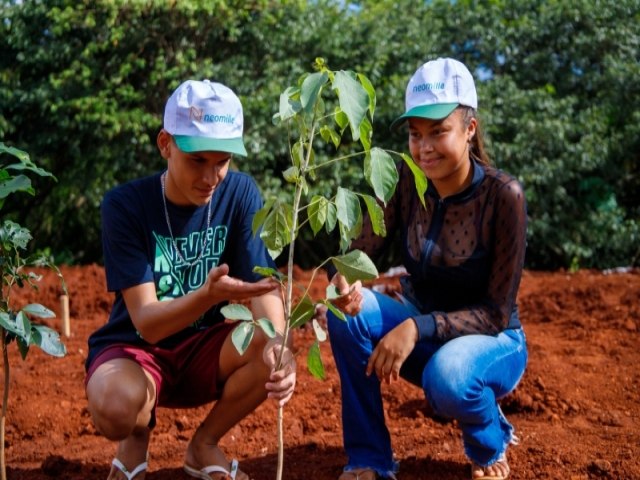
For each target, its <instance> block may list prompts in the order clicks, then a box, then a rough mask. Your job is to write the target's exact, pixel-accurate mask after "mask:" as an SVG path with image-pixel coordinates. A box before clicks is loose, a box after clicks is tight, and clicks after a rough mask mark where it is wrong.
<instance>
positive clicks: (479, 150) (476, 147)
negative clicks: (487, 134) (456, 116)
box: [458, 106, 491, 165]
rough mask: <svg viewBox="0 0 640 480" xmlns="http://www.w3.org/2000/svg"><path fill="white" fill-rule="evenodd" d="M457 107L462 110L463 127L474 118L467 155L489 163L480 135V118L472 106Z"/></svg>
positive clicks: (481, 162)
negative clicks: (475, 124) (474, 130)
mask: <svg viewBox="0 0 640 480" xmlns="http://www.w3.org/2000/svg"><path fill="white" fill-rule="evenodd" d="M458 108H459V109H461V110H463V117H462V121H463V122H464V126H465V128H466V127H468V126H469V123H470V122H471V119H472V118H475V119H476V122H477V126H476V133H475V135H474V136H473V137H472V138H471V140H470V142H469V155H470V156H471V158H472V159H473V160H475V161H476V162H478V163H480V164H482V165H490V164H491V161H490V160H489V156H488V155H487V152H486V150H485V149H484V137H483V136H482V129H481V128H480V119H479V118H478V113H477V112H476V109H475V108H473V107H465V106H460V107H458Z"/></svg>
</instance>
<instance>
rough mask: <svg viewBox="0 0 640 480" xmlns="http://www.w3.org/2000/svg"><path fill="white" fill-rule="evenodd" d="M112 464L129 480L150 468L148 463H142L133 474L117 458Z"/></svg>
mask: <svg viewBox="0 0 640 480" xmlns="http://www.w3.org/2000/svg"><path fill="white" fill-rule="evenodd" d="M111 463H112V464H113V466H114V467H116V468H117V469H118V470H120V471H121V472H122V474H123V475H124V476H125V477H127V480H133V479H134V478H135V476H136V475H138V474H139V473H140V472H143V471H144V470H146V469H147V466H148V464H147V462H142V463H141V464H140V465H138V466H137V467H136V468H134V469H133V470H132V471H131V472H129V470H128V469H127V467H125V466H124V463H122V462H121V461H120V460H118V459H117V458H114V459H113V461H112V462H111Z"/></svg>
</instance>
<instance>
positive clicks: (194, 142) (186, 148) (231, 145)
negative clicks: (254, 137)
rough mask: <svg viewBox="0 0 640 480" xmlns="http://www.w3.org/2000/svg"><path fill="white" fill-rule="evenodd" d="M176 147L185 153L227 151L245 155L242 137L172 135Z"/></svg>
mask: <svg viewBox="0 0 640 480" xmlns="http://www.w3.org/2000/svg"><path fill="white" fill-rule="evenodd" d="M173 138H174V140H175V141H176V145H178V148H179V149H180V150H182V151H183V152H186V153H193V152H228V153H235V154H236V155H242V156H243V157H246V156H247V150H246V149H245V148H244V143H243V142H242V138H207V137H191V136H188V135H174V136H173Z"/></svg>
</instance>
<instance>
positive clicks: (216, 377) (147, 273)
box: [85, 80, 296, 480]
mask: <svg viewBox="0 0 640 480" xmlns="http://www.w3.org/2000/svg"><path fill="white" fill-rule="evenodd" d="M242 132H243V114H242V105H241V103H240V100H239V99H238V97H237V96H236V95H235V94H234V93H233V92H232V91H231V90H230V89H229V88H228V87H226V86H224V85H222V84H219V83H214V82H210V81H208V80H204V81H193V80H189V81H186V82H184V83H183V84H181V85H180V86H179V87H178V88H177V89H176V91H175V92H174V93H173V94H172V95H171V97H170V98H169V100H168V102H167V105H166V108H165V114H164V128H163V129H162V130H161V131H160V133H159V134H158V138H157V145H158V148H159V150H160V154H161V155H162V157H163V158H164V159H166V160H167V169H166V170H165V171H164V172H161V173H157V174H155V175H152V176H149V177H146V178H142V179H138V180H134V181H132V182H129V183H127V184H124V185H122V186H119V187H117V188H115V189H113V190H111V191H110V192H108V193H107V194H106V195H105V198H104V202H103V204H102V223H103V247H104V260H105V271H106V276H107V285H108V288H109V290H110V291H114V292H115V294H116V296H115V302H114V305H113V309H112V312H111V315H110V318H109V321H108V323H107V324H106V325H104V326H103V327H101V328H100V329H98V330H97V331H96V332H94V333H93V334H92V335H91V337H90V338H89V355H88V358H87V362H86V368H87V377H86V381H85V382H86V392H87V399H88V403H89V411H90V412H91V415H92V418H93V421H94V423H95V425H96V428H97V429H98V430H99V431H100V432H101V433H102V434H103V435H104V436H105V437H107V438H109V439H110V440H114V441H118V442H119V444H118V450H117V453H116V458H115V459H114V460H113V465H112V468H111V472H110V474H109V477H108V480H124V479H127V480H134V479H135V480H142V479H144V477H145V473H146V468H147V450H148V445H149V440H150V435H151V431H152V430H153V427H154V425H155V412H156V407H157V406H163V407H176V408H185V407H195V406H199V405H203V404H206V403H209V402H213V401H215V404H214V405H213V408H212V409H211V411H210V413H209V414H208V415H207V417H206V418H205V419H204V421H203V422H202V424H201V425H200V426H199V427H198V429H197V430H196V432H195V433H194V436H193V438H192V439H191V441H190V443H189V446H188V448H187V451H186V455H185V465H184V469H185V471H186V472H187V473H188V474H189V475H190V476H192V477H195V478H201V479H209V478H211V479H219V478H238V479H247V478H249V477H248V476H247V475H246V474H244V473H243V472H240V471H238V468H237V462H236V461H235V460H234V461H232V462H231V463H230V462H229V461H228V460H227V459H226V457H225V455H224V454H223V452H222V451H220V449H219V448H218V447H217V444H218V442H219V441H220V439H221V438H222V437H223V435H224V434H225V433H226V432H227V431H228V430H229V429H230V428H231V427H233V426H234V425H235V424H237V423H238V422H239V421H240V420H242V419H243V418H244V417H245V416H246V415H248V414H249V413H250V412H252V411H253V410H254V409H255V408H256V407H257V406H258V405H260V403H262V402H263V401H264V400H265V399H266V398H267V397H269V398H272V399H274V400H275V401H277V402H278V403H279V404H280V405H283V404H284V403H286V402H287V401H288V400H289V399H290V397H291V395H292V393H293V390H294V387H295V379H296V373H295V371H296V368H295V361H294V360H293V356H292V355H287V358H291V360H290V362H289V363H288V364H287V365H285V368H283V369H281V370H279V371H275V369H274V366H273V365H269V364H266V363H265V360H264V359H269V358H274V357H275V353H277V352H274V350H278V349H279V348H280V347H279V345H280V342H275V341H271V342H268V341H267V340H269V339H268V338H267V337H266V335H264V334H263V332H262V331H261V330H260V329H256V333H255V336H254V338H253V340H252V342H251V345H250V347H249V348H248V349H247V351H246V352H245V353H244V354H243V355H240V354H238V352H237V351H236V349H235V347H234V346H233V343H232V341H231V331H232V330H233V328H234V324H233V323H229V322H226V321H225V319H224V318H223V316H222V314H221V313H220V308H221V307H222V306H224V305H225V304H226V303H227V302H229V301H239V300H249V299H250V301H251V307H252V310H253V312H254V315H255V316H256V318H260V317H267V318H269V319H270V320H271V321H272V322H273V324H274V326H275V328H276V330H277V331H279V332H283V331H284V326H285V321H284V309H283V305H282V301H281V296H280V292H279V291H278V289H277V287H278V284H277V282H275V281H273V280H269V279H260V277H259V276H258V275H256V274H254V273H253V267H254V266H257V265H260V266H273V260H272V259H271V258H270V257H269V254H268V252H267V251H266V248H265V246H264V245H263V243H262V241H261V240H260V238H259V237H258V236H253V234H252V229H251V222H252V219H253V216H254V214H255V212H256V211H257V210H258V209H259V208H260V207H261V203H262V202H261V198H260V194H259V191H258V188H257V186H256V185H255V183H254V181H253V180H252V179H251V177H249V176H248V175H246V174H242V173H238V172H234V171H229V163H230V161H231V157H232V155H233V154H236V155H242V156H246V150H245V147H244V144H243V141H242ZM236 476H237V477H236Z"/></svg>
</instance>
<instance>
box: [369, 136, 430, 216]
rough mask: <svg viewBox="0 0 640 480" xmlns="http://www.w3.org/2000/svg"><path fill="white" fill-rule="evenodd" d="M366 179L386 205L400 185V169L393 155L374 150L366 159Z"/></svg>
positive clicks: (378, 149)
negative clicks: (398, 184)
mask: <svg viewBox="0 0 640 480" xmlns="http://www.w3.org/2000/svg"><path fill="white" fill-rule="evenodd" d="M421 171H422V170H421ZM364 177H365V179H366V180H367V183H368V184H369V185H371V188H373V191H374V193H375V194H376V197H378V198H379V199H380V200H382V201H383V202H384V204H385V205H386V204H387V202H388V201H389V200H390V199H391V197H392V196H393V193H394V192H395V191H396V185H397V183H398V169H397V168H396V164H395V163H394V161H393V158H391V155H389V154H388V153H387V152H385V151H384V150H382V149H380V148H377V147H375V148H372V149H371V151H370V152H369V153H368V154H367V155H366V157H365V159H364Z"/></svg>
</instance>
